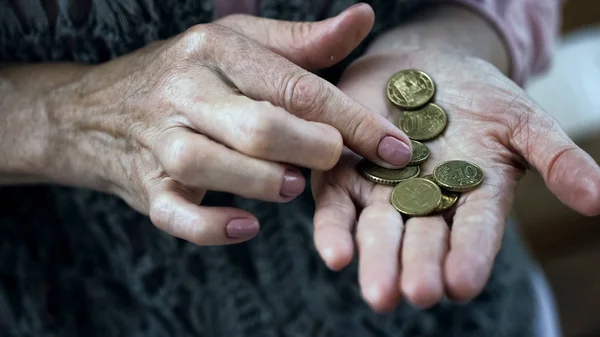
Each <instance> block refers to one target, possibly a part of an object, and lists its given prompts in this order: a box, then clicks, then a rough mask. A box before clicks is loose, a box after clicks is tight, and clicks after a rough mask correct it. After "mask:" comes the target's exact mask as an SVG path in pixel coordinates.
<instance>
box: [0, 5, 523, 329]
mask: <svg viewBox="0 0 600 337" xmlns="http://www.w3.org/2000/svg"><path fill="white" fill-rule="evenodd" d="M352 2H353V1H342V0H340V1H334V4H333V6H332V7H331V8H323V7H322V6H316V5H317V4H318V2H317V0H312V1H299V0H292V1H286V0H280V1H278V0H263V1H262V7H261V13H262V14H263V15H265V16H269V17H277V18H283V19H293V20H314V19H318V18H321V17H322V16H327V15H332V14H335V13H337V12H339V11H340V10H341V9H343V8H345V7H347V6H348V5H349V4H350V3H352ZM418 3H419V1H418V0H414V1H410V0H406V1H399V0H397V1H396V2H392V1H385V0H380V1H373V2H372V4H373V6H374V8H375V9H376V12H377V13H378V21H377V27H376V29H375V30H374V33H373V34H376V33H377V32H378V31H381V30H383V29H385V28H386V27H390V26H392V25H395V24H397V23H399V22H400V20H401V18H402V17H403V15H409V14H410V11H411V10H413V9H414V8H416V7H415V6H416V5H418ZM212 8H213V7H212V4H211V3H210V1H201V0H178V1H174V0H172V1H160V0H104V1H103V0H90V1H69V0H55V1H48V0H47V1H41V0H23V1H18V2H17V1H8V0H0V59H1V60H2V61H8V60H10V61H24V62H36V61H50V60H52V61H58V60H61V61H77V62H84V63H97V62H102V61H106V60H109V59H112V58H114V57H117V56H119V55H122V54H125V53H127V52H130V51H132V50H135V49H136V48H139V47H141V46H143V45H145V44H147V43H149V42H150V41H153V40H156V39H161V38H167V37H169V36H172V35H173V34H176V33H178V32H181V31H183V30H184V29H186V28H187V27H189V26H191V25H193V24H195V23H201V22H209V21H210V20H211V19H212ZM314 8H319V10H318V11H317V10H314ZM311 9H312V10H311ZM354 56H355V55H354ZM350 59H351V58H350ZM350 59H349V60H350ZM346 62H348V61H346ZM342 68H343V66H339V67H338V68H337V70H333V71H332V72H331V74H332V76H333V77H335V74H336V73H338V74H339V70H341V69H342ZM205 203H206V204H209V205H210V204H219V205H223V204H230V205H233V206H235V207H241V208H244V209H247V210H249V211H251V212H253V213H254V214H256V215H257V216H258V218H259V220H260V221H261V225H262V230H261V233H260V235H259V236H258V237H256V238H255V239H253V240H251V241H250V242H248V243H245V244H240V245H235V246H226V247H198V246H195V245H193V244H190V243H187V242H184V241H182V240H178V239H175V238H173V237H170V236H168V235H166V234H164V233H162V232H160V231H159V230H157V229H156V228H154V227H153V226H152V224H151V223H150V221H149V220H148V218H147V217H145V216H142V215H140V214H138V213H137V212H135V211H133V210H132V209H131V208H129V207H128V206H127V205H126V204H125V203H124V202H123V201H121V200H119V199H118V198H116V197H113V196H109V195H105V194H101V193H97V192H93V191H87V190H81V189H71V188H63V187H53V186H38V187H32V186H28V187H11V188H2V189H0V336H48V337H50V336H57V337H58V336H61V337H62V336H86V337H93V336H102V337H107V336H127V337H136V336H140V337H141V336H144V337H163V336H165V337H166V336H227V337H236V336H261V337H269V336H286V337H287V336H289V337H297V336H314V337H319V336H344V337H353V336H382V337H386V336H399V337H400V336H440V337H441V336H444V337H447V336H465V337H467V336H469V337H470V336H473V337H475V336H477V337H482V336H485V337H494V336H498V337H503V336H511V337H519V336H530V335H531V321H532V315H533V312H532V309H533V305H532V293H531V291H530V285H529V278H528V275H527V272H528V271H527V268H528V259H527V255H526V254H525V252H524V251H523V250H522V248H521V245H520V243H519V241H518V238H517V236H516V234H515V233H514V230H513V229H512V227H510V226H509V227H508V228H507V231H506V236H505V238H504V246H503V247H504V248H503V249H502V250H501V252H500V254H499V256H498V258H497V261H496V263H495V266H494V270H493V273H492V277H491V279H490V282H489V284H488V286H487V287H486V288H485V290H484V291H483V293H482V294H481V295H480V296H479V297H478V298H477V299H476V300H475V301H473V302H472V303H470V304H468V305H459V304H455V303H452V302H450V301H444V302H443V303H441V304H439V305H437V306H436V307H434V308H432V309H429V310H426V311H418V310H415V309H413V308H411V307H409V306H407V305H406V304H402V305H401V306H400V307H399V308H398V309H397V310H396V311H395V312H394V313H392V314H389V315H376V314H374V313H373V312H371V311H370V310H369V309H368V307H367V306H366V305H365V304H364V303H363V301H362V299H361V298H360V293H359V289H358V286H357V282H356V279H357V275H356V273H357V266H356V261H355V262H354V263H353V264H352V265H351V266H350V267H349V268H347V269H345V270H344V271H342V272H339V273H334V272H330V271H328V270H327V269H326V267H325V266H324V264H323V263H322V262H321V260H320V259H319V257H318V255H317V254H316V252H315V250H314V247H313V243H312V214H313V211H314V205H313V204H312V201H311V197H310V192H309V191H307V193H305V194H304V195H303V196H302V197H301V198H298V199H297V200H295V201H294V202H291V203H289V204H285V205H280V204H267V203H260V202H257V201H252V200H245V199H242V198H237V197H231V196H228V195H222V194H210V193H209V195H208V197H207V200H206V201H205Z"/></svg>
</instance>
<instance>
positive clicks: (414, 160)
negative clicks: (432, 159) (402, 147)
mask: <svg viewBox="0 0 600 337" xmlns="http://www.w3.org/2000/svg"><path fill="white" fill-rule="evenodd" d="M410 142H411V143H412V151H413V152H412V157H411V158H410V162H409V163H408V165H419V164H422V163H423V162H425V161H426V160H427V158H429V149H428V148H427V146H425V145H424V144H423V143H420V142H417V141H414V140H411V141H410Z"/></svg>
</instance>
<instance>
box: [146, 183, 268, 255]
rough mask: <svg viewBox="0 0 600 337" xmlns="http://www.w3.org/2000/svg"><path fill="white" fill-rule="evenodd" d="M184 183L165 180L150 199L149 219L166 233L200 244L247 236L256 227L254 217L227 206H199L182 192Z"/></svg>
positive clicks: (250, 236)
mask: <svg viewBox="0 0 600 337" xmlns="http://www.w3.org/2000/svg"><path fill="white" fill-rule="evenodd" d="M185 189H186V188H185V187H183V186H182V185H180V184H179V183H177V182H174V181H172V180H167V181H165V182H164V185H163V186H161V187H160V188H159V189H158V190H157V191H156V193H155V194H154V196H153V197H152V198H151V200H150V220H151V221H152V223H153V224H154V225H155V226H156V227H158V228H159V229H161V230H163V231H165V232H167V233H168V234H170V235H173V236H175V237H178V238H180V239H184V240H187V241H190V242H192V243H195V244H197V245H200V246H213V245H226V244H232V243H239V242H243V241H246V240H249V239H251V238H253V237H254V236H256V234H258V231H259V229H260V226H259V223H258V220H257V219H256V217H255V216H254V215H252V214H250V213H248V212H246V211H243V210H241V209H237V208H229V207H206V206H199V205H197V204H195V203H193V202H192V201H190V200H189V199H188V198H187V197H186V196H185V195H186V194H187V193H185V192H184V191H185Z"/></svg>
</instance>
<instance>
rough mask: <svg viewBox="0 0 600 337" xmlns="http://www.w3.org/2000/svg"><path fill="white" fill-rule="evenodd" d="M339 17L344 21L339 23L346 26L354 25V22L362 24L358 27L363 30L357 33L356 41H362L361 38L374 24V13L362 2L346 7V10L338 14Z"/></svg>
mask: <svg viewBox="0 0 600 337" xmlns="http://www.w3.org/2000/svg"><path fill="white" fill-rule="evenodd" d="M339 17H342V18H344V20H345V21H341V22H343V23H346V24H348V25H355V24H356V22H360V23H362V25H360V26H361V28H363V30H361V31H357V34H358V36H357V37H356V39H357V40H359V39H360V40H362V38H364V37H365V36H366V35H367V34H368V33H369V31H370V30H371V28H372V27H373V24H374V23H375V11H374V10H373V8H372V7H371V6H370V5H369V4H367V3H364V2H359V3H357V4H355V5H352V6H350V7H348V8H347V9H346V10H344V11H343V12H342V13H340V15H339Z"/></svg>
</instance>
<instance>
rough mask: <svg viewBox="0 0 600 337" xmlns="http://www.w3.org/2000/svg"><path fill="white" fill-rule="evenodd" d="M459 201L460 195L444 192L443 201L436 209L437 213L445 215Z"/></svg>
mask: <svg viewBox="0 0 600 337" xmlns="http://www.w3.org/2000/svg"><path fill="white" fill-rule="evenodd" d="M457 201H458V194H455V193H450V192H442V200H440V204H439V205H437V207H436V208H435V211H434V212H435V213H444V212H445V211H447V210H449V209H450V208H452V206H454V205H455V204H456V202H457Z"/></svg>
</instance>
